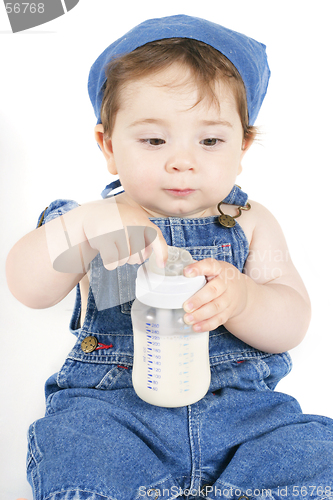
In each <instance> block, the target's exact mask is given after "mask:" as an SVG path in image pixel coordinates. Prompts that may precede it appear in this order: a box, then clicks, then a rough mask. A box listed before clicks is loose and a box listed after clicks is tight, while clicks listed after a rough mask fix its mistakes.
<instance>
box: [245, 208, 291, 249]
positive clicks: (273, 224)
mask: <svg viewBox="0 0 333 500" xmlns="http://www.w3.org/2000/svg"><path fill="white" fill-rule="evenodd" d="M248 203H249V204H250V205H251V209H250V210H248V211H242V215H241V216H240V217H239V218H238V219H237V221H238V223H239V225H240V226H241V227H242V229H243V231H244V233H245V236H246V238H247V240H248V242H249V245H250V247H251V246H253V245H257V244H258V243H260V242H265V244H267V242H268V241H269V240H270V239H272V240H274V239H275V238H280V237H283V234H282V230H281V227H280V225H279V223H278V221H277V220H276V218H275V217H274V215H273V214H272V213H271V212H270V211H269V210H268V209H267V208H266V207H265V206H264V205H262V204H261V203H258V202H257V201H254V200H248Z"/></svg>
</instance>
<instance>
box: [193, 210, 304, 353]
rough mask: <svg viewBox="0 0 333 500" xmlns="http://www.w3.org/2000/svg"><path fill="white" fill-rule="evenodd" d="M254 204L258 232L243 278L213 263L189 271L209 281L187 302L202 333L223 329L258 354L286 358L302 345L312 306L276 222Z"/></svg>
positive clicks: (253, 220)
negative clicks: (220, 327) (190, 304)
mask: <svg viewBox="0 0 333 500" xmlns="http://www.w3.org/2000/svg"><path fill="white" fill-rule="evenodd" d="M251 204H252V210H253V212H252V214H251V215H252V217H251V218H252V222H253V227H254V229H253V233H252V240H251V242H250V253H249V256H248V259H247V261H246V264H245V269H244V273H239V272H238V271H237V269H236V268H235V267H233V266H231V265H230V264H228V263H226V262H219V261H215V260H214V259H207V260H203V261H200V262H197V263H195V264H192V265H191V266H189V267H194V268H196V271H197V272H198V273H199V274H204V275H206V276H207V278H208V283H207V285H206V286H205V287H204V288H203V289H202V290H200V291H199V292H197V294H196V295H195V296H193V297H192V298H191V299H190V301H188V302H191V303H192V304H193V306H194V312H192V313H191V314H192V316H193V319H194V322H193V321H192V324H195V323H196V322H199V324H200V326H201V329H202V330H204V329H209V330H212V329H214V328H216V327H217V326H219V325H221V324H224V325H225V327H226V328H227V329H228V330H229V331H230V332H231V333H233V334H234V335H235V336H237V337H238V338H240V339H241V340H243V341H244V342H246V343H247V344H250V345H252V346H253V347H255V348H257V349H260V350H263V351H266V352H283V351H286V350H289V349H291V348H293V347H295V346H296V345H298V344H299V343H300V342H301V341H302V339H303V337H304V335H305V333H306V331H307V328H308V325H309V321H310V314H311V312H310V301H309V297H308V294H307V292H306V289H305V286H304V284H303V282H302V280H301V278H300V276H299V274H298V272H297V271H296V269H295V267H294V265H293V263H292V261H291V259H290V256H289V252H288V248H287V244H286V241H285V238H284V236H283V233H282V230H281V228H280V226H279V224H278V222H277V221H276V219H275V218H274V217H273V215H272V214H271V213H270V212H269V211H268V210H267V209H265V208H264V207H262V206H261V205H259V204H257V203H252V202H251ZM185 310H187V309H186V306H185ZM185 318H186V316H185Z"/></svg>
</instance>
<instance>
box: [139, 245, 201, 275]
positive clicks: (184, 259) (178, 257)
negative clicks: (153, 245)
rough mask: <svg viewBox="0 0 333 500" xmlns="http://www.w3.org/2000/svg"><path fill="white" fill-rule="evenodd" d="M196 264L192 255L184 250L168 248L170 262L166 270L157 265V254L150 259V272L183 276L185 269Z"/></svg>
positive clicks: (167, 263) (168, 261) (153, 254)
mask: <svg viewBox="0 0 333 500" xmlns="http://www.w3.org/2000/svg"><path fill="white" fill-rule="evenodd" d="M192 262H194V260H193V258H192V255H191V254H190V252H188V251H187V250H184V248H178V247H171V246H168V260H167V262H166V265H165V267H164V268H161V267H158V266H157V264H156V257H155V252H153V253H152V254H151V256H150V257H149V264H148V266H149V271H151V272H152V273H155V274H161V275H164V276H182V275H183V269H184V267H186V266H188V265H189V264H191V263H192Z"/></svg>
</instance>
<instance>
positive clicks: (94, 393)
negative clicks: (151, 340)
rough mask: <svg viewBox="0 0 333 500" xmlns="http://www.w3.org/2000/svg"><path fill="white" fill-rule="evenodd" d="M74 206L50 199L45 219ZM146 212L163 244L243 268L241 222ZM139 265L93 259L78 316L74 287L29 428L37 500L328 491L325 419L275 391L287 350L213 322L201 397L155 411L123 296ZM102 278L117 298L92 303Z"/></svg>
mask: <svg viewBox="0 0 333 500" xmlns="http://www.w3.org/2000/svg"><path fill="white" fill-rule="evenodd" d="M246 199H247V197H246V195H245V194H244V193H243V192H242V191H241V190H240V189H239V188H237V187H235V188H234V189H233V191H232V193H231V194H230V196H229V197H228V200H229V202H232V203H233V204H239V205H244V203H245V202H246ZM74 206H76V204H70V203H69V202H68V201H63V202H61V201H58V202H55V203H54V205H53V209H52V207H51V205H50V207H51V209H50V210H49V212H48V213H47V214H46V219H45V220H50V218H52V211H53V210H55V211H56V213H57V214H58V215H59V214H61V213H64V212H65V211H66V210H68V209H71V208H74ZM151 220H152V221H153V222H154V223H155V224H157V225H158V227H159V228H160V229H161V231H162V233H163V235H164V237H165V239H166V241H167V243H168V244H169V245H174V246H179V247H183V248H186V249H187V250H189V251H190V252H191V254H192V256H193V257H194V259H198V260H199V259H203V258H207V257H213V258H215V259H218V260H224V261H227V262H230V263H232V264H233V265H234V266H236V267H237V268H238V269H239V270H242V269H243V266H244V263H245V260H246V257H247V255H248V251H249V246H248V242H247V240H246V237H245V235H244V233H243V230H242V228H241V227H240V225H239V224H238V223H237V224H236V226H235V227H234V228H230V229H227V228H223V227H221V226H220V225H219V223H218V220H217V217H206V218H201V219H182V218H154V219H151ZM135 269H136V268H135V266H129V265H125V266H122V267H120V268H118V269H117V270H116V273H114V272H111V274H112V273H113V274H112V275H109V274H108V271H106V270H105V269H104V268H103V266H102V265H101V261H100V258H99V256H97V257H96V258H95V259H94V261H93V262H92V266H91V276H90V291H89V297H88V306H87V313H86V317H85V320H84V323H83V325H80V308H81V305H80V292H79V289H78V290H77V299H76V304H75V308H74V312H73V316H72V319H71V324H70V329H71V331H72V333H73V334H74V335H75V336H76V337H77V341H76V344H75V346H74V347H73V349H72V351H71V352H70V353H69V355H68V357H67V359H66V360H65V363H64V364H63V366H62V367H61V369H60V370H59V372H58V373H57V374H55V375H53V376H52V377H50V378H49V380H48V381H47V383H46V414H45V417H44V418H42V419H40V420H37V421H36V422H35V423H34V424H32V425H31V427H30V429H29V451H28V479H29V481H30V484H31V485H32V488H33V492H34V499H35V500H102V499H103V500H105V499H107V500H139V499H145V498H147V499H148V498H150V499H151V498H153V499H154V498H155V499H157V498H159V499H173V498H189V499H193V498H208V499H211V500H213V499H214V500H215V499H220V498H224V499H231V500H234V499H235V500H236V499H237V498H239V497H240V496H242V495H246V496H247V497H248V498H249V499H250V500H252V499H253V500H256V499H259V500H261V499H264V498H266V499H267V498H268V499H274V500H283V499H285V498H287V499H290V500H291V499H296V498H299V499H302V498H303V499H304V498H305V499H307V500H314V499H317V498H322V499H324V498H329V497H331V496H332V492H333V421H332V420H330V419H328V418H325V417H320V416H314V415H304V414H303V413H302V411H301V408H300V406H299V404H298V403H297V401H296V400H295V399H293V398H292V397H291V396H289V395H285V394H282V393H279V392H276V391H274V389H275V387H276V385H277V383H278V382H279V380H281V378H282V377H284V376H285V375H286V374H287V373H288V372H289V371H290V369H291V360H290V356H289V354H288V353H283V354H269V353H266V352H261V351H258V350H257V349H254V348H253V347H251V346H249V345H247V344H245V343H244V342H242V341H241V340H239V339H237V338H236V337H234V336H233V335H232V334H231V333H230V332H228V331H227V330H226V329H225V328H224V327H223V326H221V327H219V328H217V329H216V330H214V331H212V332H210V363H211V385H210V388H209V391H208V393H207V395H206V396H205V397H204V398H203V399H202V400H201V401H199V402H197V403H195V404H193V405H191V406H188V407H181V408H161V407H155V406H151V405H149V404H148V403H145V402H144V401H142V400H141V399H139V398H138V397H137V396H136V394H135V392H134V390H133V387H132V380H131V373H132V362H133V337H132V327H131V318H130V309H131V300H129V301H127V299H128V298H129V297H132V296H133V291H131V290H129V289H128V287H131V286H132V285H133V284H134V282H133V280H132V279H130V278H129V277H130V276H131V273H132V274H133V273H134V274H135ZM100 279H102V281H104V283H106V285H107V286H114V285H117V286H116V288H115V290H114V293H115V294H119V295H121V297H120V296H119V300H118V304H119V305H117V306H115V307H105V308H103V307H101V308H98V307H96V301H95V297H97V300H99V298H98V297H99V292H98V290H97V292H96V290H95V292H94V291H93V290H92V289H93V288H94V287H95V288H96V285H97V283H98V281H99V280H100ZM116 282H117V283H116ZM107 286H106V287H102V289H103V290H105V289H106V288H107ZM267 334H268V335H269V332H267ZM90 335H93V336H95V337H96V338H97V339H98V342H99V343H100V345H101V346H102V344H104V347H103V346H102V348H101V349H99V350H95V351H94V352H92V353H84V352H83V351H82V349H81V342H82V340H83V339H85V338H86V337H88V336H90ZM107 346H108V348H107ZM111 346H112V347H111Z"/></svg>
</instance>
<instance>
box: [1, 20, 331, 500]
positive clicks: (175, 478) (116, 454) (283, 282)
mask: <svg viewBox="0 0 333 500" xmlns="http://www.w3.org/2000/svg"><path fill="white" fill-rule="evenodd" d="M269 75H270V72H269V67H268V64H267V59H266V53H265V46H264V45H262V44H260V43H258V42H256V41H255V40H252V39H250V38H248V37H246V36H244V35H242V34H240V33H236V32H234V31H231V30H228V29H226V28H224V27H222V26H219V25H217V24H214V23H211V22H208V21H206V20H203V19H198V18H193V17H188V16H183V15H180V16H172V17H167V18H162V19H152V20H148V21H146V22H144V23H142V24H140V25H139V26H137V27H135V28H134V29H133V30H131V31H130V32H129V33H127V34H126V35H124V37H122V38H121V39H119V40H117V41H116V42H115V43H113V44H112V45H110V46H109V47H108V48H107V49H106V50H105V51H104V52H103V54H101V56H100V57H99V58H98V59H97V61H96V62H95V63H94V65H93V67H92V69H91V72H90V77H89V94H90V98H91V101H92V104H93V106H94V109H95V113H96V116H97V119H98V123H97V125H96V127H95V137H96V141H97V143H98V145H99V147H100V149H101V151H102V153H103V155H104V157H105V159H106V163H107V168H108V170H109V172H110V173H111V174H113V175H115V174H117V175H119V181H118V182H117V181H116V183H111V184H110V185H109V186H107V188H106V189H105V190H104V192H103V195H104V199H103V200H101V201H96V202H91V203H87V204H84V205H82V206H79V205H78V204H77V203H76V202H73V201H68V200H57V201H55V202H53V203H51V204H50V205H49V207H48V208H47V209H46V210H45V211H44V212H43V214H42V216H41V217H40V220H39V224H38V226H39V227H38V228H37V229H36V230H34V231H32V232H31V233H29V234H28V235H26V236H25V237H24V238H22V239H21V240H20V241H19V242H18V243H17V244H16V245H15V246H14V247H13V249H12V250H11V252H10V254H9V256H8V259H7V276H8V284H9V287H10V289H11V291H12V293H13V294H14V295H15V296H16V297H17V299H18V300H20V301H21V302H23V303H24V304H26V305H27V306H29V307H33V308H45V307H50V306H52V305H54V304H56V303H57V302H59V301H60V300H62V299H63V298H64V297H65V296H66V295H67V294H68V293H69V291H70V290H72V289H73V287H74V286H75V285H78V284H79V285H78V287H77V296H76V304H75V307H74V312H73V317H72V320H71V324H70V328H71V331H72V332H73V333H74V334H75V335H76V337H77V342H76V344H75V346H74V348H73V350H72V351H71V352H70V354H69V355H68V357H67V359H66V361H65V363H64V365H63V366H62V368H61V369H60V371H59V372H58V373H57V374H55V375H54V376H52V377H51V378H50V379H49V380H48V381H47V383H46V416H45V417H44V418H42V419H40V420H38V421H37V422H35V423H34V424H32V426H31V427H30V429H29V452H28V479H29V482H30V484H31V486H32V489H33V491H34V498H36V499H38V500H46V499H48V500H51V499H52V500H62V499H66V500H72V499H73V500H74V499H75V500H88V499H91V500H92V499H94V500H102V499H103V500H105V499H108V500H115V499H117V500H132V499H133V500H134V499H139V498H145V497H148V498H155V499H157V498H168V499H171V498H209V499H217V498H222V497H225V498H228V499H236V498H240V497H242V498H249V499H252V498H261V497H263V498H267V497H268V498H274V499H276V500H278V499H279V498H280V497H281V496H283V497H285V498H294V497H296V496H300V497H302V498H309V499H310V498H313V499H315V498H323V499H324V498H328V497H331V496H332V492H333V422H332V420H330V419H328V418H325V417H320V416H313V415H311V416H310V415H304V414H303V413H302V411H301V409H300V407H299V405H298V403H297V402H296V401H295V400H294V399H293V398H292V397H290V396H288V395H285V394H282V393H278V392H274V388H275V386H276V385H277V383H278V381H279V380H280V379H281V378H282V377H284V376H285V375H286V374H287V373H288V372H289V371H290V369H291V361H290V357H289V354H288V353H287V352H286V351H288V350H289V349H291V348H293V347H295V346H297V345H298V344H299V343H300V342H301V341H302V339H303V337H304V335H305V333H306V331H307V328H308V325H309V321H310V303H309V298H308V295H307V292H306V290H305V287H304V284H303V282H302V280H301V278H300V276H299V274H298V272H297V270H296V269H295V267H294V265H293V264H292V261H291V259H290V257H289V254H288V248H287V245H286V242H285V239H284V236H283V233H282V231H281V228H280V226H279V225H278V223H277V221H276V220H275V218H274V217H273V215H272V214H271V213H270V212H269V211H268V210H267V209H265V208H264V207H263V206H262V205H260V204H258V203H256V202H254V201H252V200H251V201H250V202H249V201H248V197H247V195H246V194H245V193H244V192H243V191H242V190H241V188H240V187H238V186H237V185H236V184H235V182H236V178H237V176H238V175H239V174H240V173H241V170H242V166H241V165H242V160H243V158H244V155H245V153H246V152H247V150H248V149H249V148H250V146H251V144H252V143H253V141H254V139H255V136H256V129H255V127H254V123H255V120H256V117H257V115H258V112H259V109H260V106H261V104H262V101H263V99H264V97H265V94H266V90H267V85H268V80H269ZM120 183H121V184H120ZM120 185H121V186H122V187H123V191H122V192H120V193H117V194H115V193H114V191H113V188H115V187H119V186H120ZM167 245H172V246H177V247H181V248H186V249H187V250H189V251H190V253H191V255H192V257H193V258H194V260H195V262H194V263H192V264H191V265H189V266H187V267H186V268H185V270H184V273H185V276H188V277H192V276H197V275H203V276H205V277H206V281H207V283H206V285H205V286H204V287H203V288H202V289H201V290H199V291H198V292H197V293H196V294H194V295H193V297H191V298H190V299H189V300H188V301H186V303H185V304H184V305H183V307H184V321H185V322H186V323H187V324H188V325H192V328H193V330H194V331H195V332H199V331H208V330H209V331H210V365H211V385H210V388H209V390H208V392H207V394H206V396H205V397H204V398H203V399H201V400H200V401H199V402H197V403H195V404H193V405H191V406H187V407H186V406H184V407H180V408H162V407H156V406H152V405H149V404H147V403H145V402H144V401H142V400H141V399H140V398H138V396H137V395H136V394H135V392H134V389H133V386H132V380H131V370H132V363H133V334H132V325H131V319H130V311H131V303H132V300H133V299H134V288H133V283H134V279H133V276H135V273H136V270H137V267H138V264H140V263H141V262H143V261H144V260H145V259H147V258H148V256H149V255H150V254H151V252H152V251H154V252H155V253H156V257H157V262H158V264H159V266H160V267H163V265H164V262H165V261H166V259H167Z"/></svg>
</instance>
